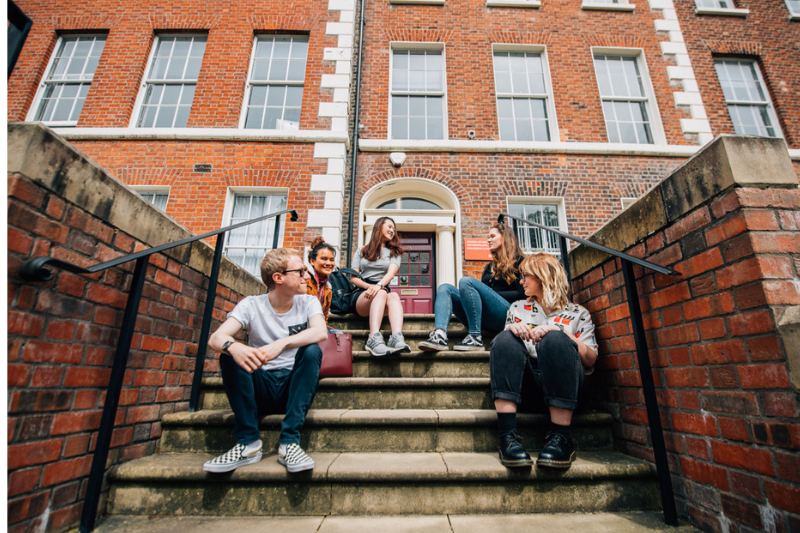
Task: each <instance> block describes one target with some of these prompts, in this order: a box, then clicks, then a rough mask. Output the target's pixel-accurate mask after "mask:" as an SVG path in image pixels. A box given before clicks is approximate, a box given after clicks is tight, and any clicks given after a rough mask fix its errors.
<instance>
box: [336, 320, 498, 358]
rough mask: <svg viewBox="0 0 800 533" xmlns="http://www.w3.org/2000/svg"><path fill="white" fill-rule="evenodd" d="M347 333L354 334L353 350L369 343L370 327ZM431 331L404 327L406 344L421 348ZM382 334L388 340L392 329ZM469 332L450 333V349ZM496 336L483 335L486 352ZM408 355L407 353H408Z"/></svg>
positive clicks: (414, 349) (414, 348)
mask: <svg viewBox="0 0 800 533" xmlns="http://www.w3.org/2000/svg"><path fill="white" fill-rule="evenodd" d="M343 331H344V332H345V333H349V334H350V335H352V336H353V351H356V350H359V351H361V350H364V349H365V345H366V343H367V338H369V329H345V330H343ZM429 333H430V331H429V330H425V331H422V330H419V331H417V330H408V329H406V328H405V326H404V327H403V337H404V338H405V340H406V344H408V345H409V346H410V347H411V349H412V350H413V351H417V350H419V343H420V342H423V341H426V340H428V334H429ZM381 334H382V335H383V340H384V341H388V340H389V335H390V334H391V331H389V330H388V329H385V330H383V329H382V330H381ZM466 335H467V332H466V330H464V331H462V332H460V333H453V332H452V331H451V332H450V333H448V345H449V348H450V349H453V348H454V347H455V345H456V344H460V343H461V341H462V340H464V337H466ZM493 338H494V335H490V334H488V333H485V334H484V336H483V346H484V348H485V349H486V353H489V348H490V347H491V341H492V339H493ZM406 355H407V354H406Z"/></svg>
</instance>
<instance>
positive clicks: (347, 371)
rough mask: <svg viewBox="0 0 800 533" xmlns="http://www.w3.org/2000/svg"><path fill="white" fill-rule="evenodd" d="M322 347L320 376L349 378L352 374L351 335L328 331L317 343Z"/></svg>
mask: <svg viewBox="0 0 800 533" xmlns="http://www.w3.org/2000/svg"><path fill="white" fill-rule="evenodd" d="M319 347H320V348H321V349H322V365H320V367H319V377H321V378H349V377H352V376H353V336H352V335H350V334H348V333H328V338H327V339H325V340H324V341H322V342H321V343H319Z"/></svg>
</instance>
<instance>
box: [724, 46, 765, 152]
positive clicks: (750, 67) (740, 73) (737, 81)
mask: <svg viewBox="0 0 800 533" xmlns="http://www.w3.org/2000/svg"><path fill="white" fill-rule="evenodd" d="M714 66H715V68H716V71H717V77H718V79H719V82H720V87H721V88H722V93H723V95H724V96H725V100H726V101H727V102H728V113H729V115H730V117H731V122H733V126H734V129H735V130H736V133H739V134H747V135H760V136H767V137H778V136H780V130H779V129H778V128H777V127H776V124H775V120H774V119H773V118H772V117H774V110H773V108H772V103H771V102H770V99H769V96H768V94H767V91H766V88H765V87H764V83H763V81H762V79H761V75H760V73H759V70H758V66H757V64H756V62H755V61H750V60H744V59H742V60H739V59H716V60H715V61H714Z"/></svg>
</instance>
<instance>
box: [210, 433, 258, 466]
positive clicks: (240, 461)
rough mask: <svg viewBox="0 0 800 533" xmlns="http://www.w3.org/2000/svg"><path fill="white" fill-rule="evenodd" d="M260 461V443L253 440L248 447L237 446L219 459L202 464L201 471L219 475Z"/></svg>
mask: <svg viewBox="0 0 800 533" xmlns="http://www.w3.org/2000/svg"><path fill="white" fill-rule="evenodd" d="M260 460H261V441H260V440H255V441H253V442H251V443H250V444H248V445H246V446H245V445H244V444H237V445H236V446H234V447H233V448H231V449H230V450H228V451H227V452H225V453H223V454H222V455H220V456H219V457H215V458H214V459H211V460H210V461H206V462H205V463H204V464H203V470H204V471H206V472H214V473H215V474H221V473H224V472H230V471H231V470H236V469H237V468H239V467H240V466H244V465H251V464H253V463H257V462H259V461H260Z"/></svg>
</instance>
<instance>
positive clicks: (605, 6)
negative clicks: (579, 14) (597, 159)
mask: <svg viewBox="0 0 800 533" xmlns="http://www.w3.org/2000/svg"><path fill="white" fill-rule="evenodd" d="M581 9H583V10H584V11H633V10H634V9H636V5H635V4H630V3H628V0H583V3H582V4H581Z"/></svg>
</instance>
